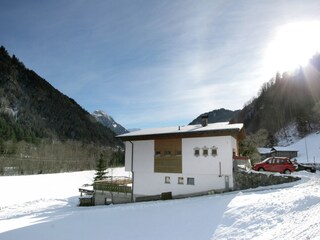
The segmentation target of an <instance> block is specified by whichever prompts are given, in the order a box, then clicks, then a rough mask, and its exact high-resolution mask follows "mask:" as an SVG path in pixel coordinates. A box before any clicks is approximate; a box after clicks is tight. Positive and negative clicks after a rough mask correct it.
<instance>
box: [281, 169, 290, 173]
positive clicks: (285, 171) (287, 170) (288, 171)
mask: <svg viewBox="0 0 320 240" xmlns="http://www.w3.org/2000/svg"><path fill="white" fill-rule="evenodd" d="M283 173H284V174H290V173H291V171H290V170H289V169H286V170H284V172H283Z"/></svg>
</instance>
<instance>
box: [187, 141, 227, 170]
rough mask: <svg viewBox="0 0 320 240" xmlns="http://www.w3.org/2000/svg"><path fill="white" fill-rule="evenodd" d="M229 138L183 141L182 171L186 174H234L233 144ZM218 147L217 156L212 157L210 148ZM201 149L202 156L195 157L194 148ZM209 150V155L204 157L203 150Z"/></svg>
mask: <svg viewBox="0 0 320 240" xmlns="http://www.w3.org/2000/svg"><path fill="white" fill-rule="evenodd" d="M231 138H232V137H229V136H226V137H205V138H185V139H182V162H183V165H182V171H183V173H184V174H194V173H197V174H218V175H219V173H220V172H219V162H220V163H221V174H227V175H231V174H232V143H231ZM213 146H215V147H217V153H218V154H217V155H216V156H212V155H211V151H210V148H211V147H213ZM195 147H198V148H200V156H198V157H196V156H195V155H194V148H195ZM203 147H207V148H209V155H208V156H206V157H205V156H203V154H202V148H203Z"/></svg>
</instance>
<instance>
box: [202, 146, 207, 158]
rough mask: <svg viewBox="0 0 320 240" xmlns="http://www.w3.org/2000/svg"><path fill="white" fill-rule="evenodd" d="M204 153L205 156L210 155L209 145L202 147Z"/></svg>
mask: <svg viewBox="0 0 320 240" xmlns="http://www.w3.org/2000/svg"><path fill="white" fill-rule="evenodd" d="M202 154H203V156H205V157H207V156H208V155H209V149H208V148H207V147H204V148H203V149H202Z"/></svg>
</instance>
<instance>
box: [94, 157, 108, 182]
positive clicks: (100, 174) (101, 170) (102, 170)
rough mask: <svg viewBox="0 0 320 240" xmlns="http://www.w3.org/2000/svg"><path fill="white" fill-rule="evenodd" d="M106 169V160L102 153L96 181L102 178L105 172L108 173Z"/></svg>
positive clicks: (98, 162) (98, 163) (97, 167)
mask: <svg viewBox="0 0 320 240" xmlns="http://www.w3.org/2000/svg"><path fill="white" fill-rule="evenodd" d="M106 169H107V164H106V161H105V159H103V154H102V153H100V158H99V159H98V161H97V166H96V173H95V178H94V181H98V180H102V179H103V178H104V176H105V174H106V173H107V172H106Z"/></svg>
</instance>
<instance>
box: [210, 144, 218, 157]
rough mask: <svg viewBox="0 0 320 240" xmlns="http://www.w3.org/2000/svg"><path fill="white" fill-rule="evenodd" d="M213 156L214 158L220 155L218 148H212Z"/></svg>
mask: <svg viewBox="0 0 320 240" xmlns="http://www.w3.org/2000/svg"><path fill="white" fill-rule="evenodd" d="M211 155H212V156H213V157H215V156H217V155H218V148H216V147H214V146H213V147H212V148H211Z"/></svg>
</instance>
